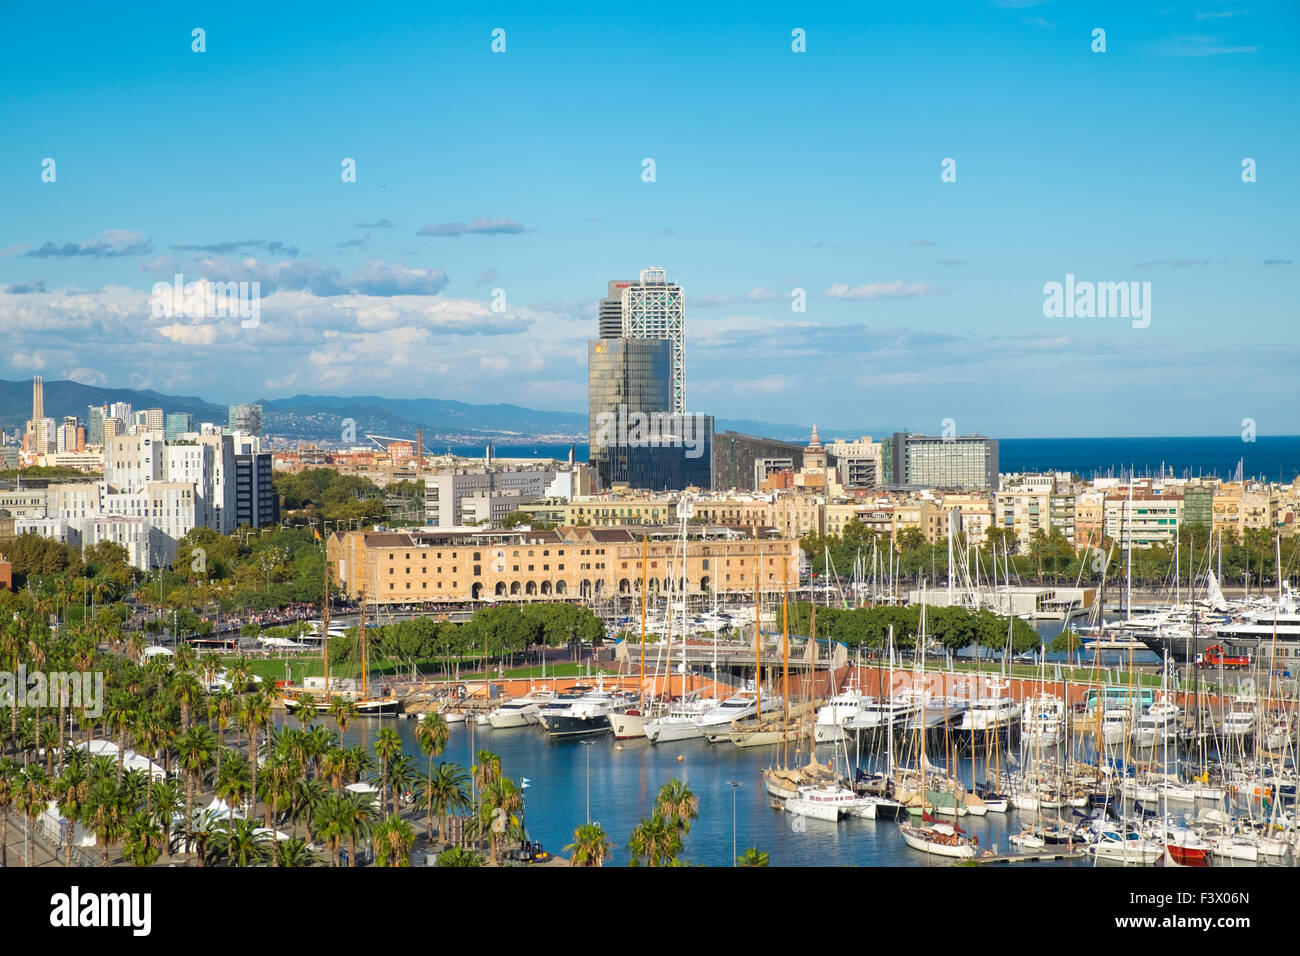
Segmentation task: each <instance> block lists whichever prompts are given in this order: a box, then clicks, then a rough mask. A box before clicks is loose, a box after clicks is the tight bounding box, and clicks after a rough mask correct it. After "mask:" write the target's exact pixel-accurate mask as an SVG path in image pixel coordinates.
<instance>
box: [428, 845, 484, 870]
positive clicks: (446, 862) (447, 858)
mask: <svg viewBox="0 0 1300 956" xmlns="http://www.w3.org/2000/svg"><path fill="white" fill-rule="evenodd" d="M438 865H439V866H482V865H483V855H482V854H481V853H475V852H474V851H473V850H462V849H461V848H460V847H458V846H454V847H452V848H451V849H449V850H443V851H442V852H441V853H439V854H438Z"/></svg>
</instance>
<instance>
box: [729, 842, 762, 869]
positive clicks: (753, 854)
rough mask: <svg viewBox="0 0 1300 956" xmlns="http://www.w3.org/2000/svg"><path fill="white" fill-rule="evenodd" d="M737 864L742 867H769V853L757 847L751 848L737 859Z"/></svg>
mask: <svg viewBox="0 0 1300 956" xmlns="http://www.w3.org/2000/svg"><path fill="white" fill-rule="evenodd" d="M736 862H737V863H738V864H740V865H741V866H767V865H768V863H769V860H768V855H767V853H765V852H763V851H761V850H759V848H758V847H756V846H751V847H750V848H749V849H748V850H746V851H745V852H744V853H742V854H741V855H740V856H738V857H736Z"/></svg>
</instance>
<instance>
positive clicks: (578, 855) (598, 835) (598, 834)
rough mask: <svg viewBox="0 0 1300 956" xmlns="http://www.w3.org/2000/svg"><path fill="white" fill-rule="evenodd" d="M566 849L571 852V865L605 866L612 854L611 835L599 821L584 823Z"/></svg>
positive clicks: (575, 831) (580, 825)
mask: <svg viewBox="0 0 1300 956" xmlns="http://www.w3.org/2000/svg"><path fill="white" fill-rule="evenodd" d="M564 849H565V850H566V851H567V852H568V853H570V854H571V856H570V857H569V865H570V866H604V865H605V861H606V860H608V859H609V854H610V845H609V836H608V835H607V834H606V833H605V830H604V828H603V827H601V825H600V824H599V823H582V824H579V825H578V827H577V828H576V829H575V830H574V831H573V842H572V843H570V844H569V845H568V846H566V847H565V848H564Z"/></svg>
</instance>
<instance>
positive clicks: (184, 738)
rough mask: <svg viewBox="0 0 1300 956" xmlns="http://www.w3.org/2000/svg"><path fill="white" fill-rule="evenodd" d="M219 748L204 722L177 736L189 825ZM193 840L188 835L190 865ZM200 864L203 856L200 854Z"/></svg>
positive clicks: (187, 860) (186, 815) (186, 818)
mask: <svg viewBox="0 0 1300 956" xmlns="http://www.w3.org/2000/svg"><path fill="white" fill-rule="evenodd" d="M216 748H217V737H216V734H214V733H213V732H212V731H211V730H209V729H208V728H207V727H206V726H204V725H203V724H195V725H194V726H193V727H191V728H190V729H189V730H187V731H186V732H185V733H183V734H181V736H179V737H177V738H176V751H177V755H178V757H179V759H180V764H181V768H182V769H183V770H184V771H185V774H186V781H187V785H186V788H185V820H186V826H187V833H188V832H189V831H188V826H189V824H190V823H192V822H193V820H194V798H195V797H196V796H197V795H198V792H199V789H200V787H201V786H202V784H203V778H204V776H205V775H206V774H207V771H208V766H209V765H210V764H211V763H212V760H213V757H214V751H215V750H216ZM191 842H192V841H191V840H190V839H189V838H188V837H187V839H186V841H185V853H186V860H185V863H186V865H187V866H188V865H189V858H188V856H189V852H190V844H191ZM200 865H202V857H201V856H200Z"/></svg>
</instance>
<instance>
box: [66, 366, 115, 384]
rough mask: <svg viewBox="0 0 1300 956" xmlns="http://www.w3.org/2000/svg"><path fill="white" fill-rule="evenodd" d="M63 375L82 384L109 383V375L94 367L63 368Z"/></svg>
mask: <svg viewBox="0 0 1300 956" xmlns="http://www.w3.org/2000/svg"><path fill="white" fill-rule="evenodd" d="M63 377H64V378H66V379H69V380H71V381H73V382H80V383H81V384H82V385H107V384H108V376H107V375H105V374H104V373H103V372H100V371H98V370H97V369H93V368H69V369H64V370H63Z"/></svg>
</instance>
